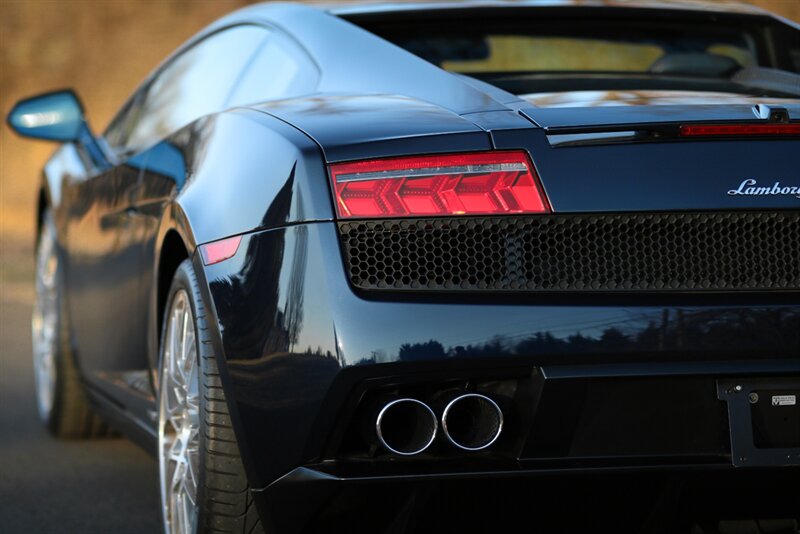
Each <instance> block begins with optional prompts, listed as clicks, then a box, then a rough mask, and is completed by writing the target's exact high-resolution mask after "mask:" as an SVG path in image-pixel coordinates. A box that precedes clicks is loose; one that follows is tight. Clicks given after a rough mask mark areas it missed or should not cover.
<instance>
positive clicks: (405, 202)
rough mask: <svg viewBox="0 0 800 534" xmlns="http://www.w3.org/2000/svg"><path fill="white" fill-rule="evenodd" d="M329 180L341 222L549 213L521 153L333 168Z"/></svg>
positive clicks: (380, 161) (367, 162)
mask: <svg viewBox="0 0 800 534" xmlns="http://www.w3.org/2000/svg"><path fill="white" fill-rule="evenodd" d="M330 174H331V181H332V182H333V191H334V195H335V197H336V198H335V201H336V211H337V213H338V215H339V217H340V218H342V219H350V218H388V217H436V216H448V215H505V214H516V213H547V212H549V211H550V205H549V203H548V202H547V198H546V196H545V193H544V190H543V189H542V187H541V184H540V183H539V178H538V176H537V175H536V171H535V170H534V168H533V164H532V163H531V161H530V158H529V157H528V154H527V152H525V151H522V150H509V151H500V150H498V151H492V152H477V153H466V154H445V155H428V156H406V157H399V158H384V159H375V160H365V161H356V162H350V163H335V164H332V165H331V166H330Z"/></svg>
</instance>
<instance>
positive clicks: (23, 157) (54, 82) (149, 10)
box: [0, 0, 800, 285]
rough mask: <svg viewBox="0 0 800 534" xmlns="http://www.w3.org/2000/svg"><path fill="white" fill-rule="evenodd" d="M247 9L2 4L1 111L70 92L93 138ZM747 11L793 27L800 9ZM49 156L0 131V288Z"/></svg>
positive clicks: (210, 3) (203, 4) (781, 0)
mask: <svg viewBox="0 0 800 534" xmlns="http://www.w3.org/2000/svg"><path fill="white" fill-rule="evenodd" d="M248 3H250V2H247V1H246V0H137V1H134V0H0V112H2V114H3V115H4V116H5V114H6V113H7V112H8V111H9V109H10V108H11V106H12V105H13V103H14V102H15V101H16V100H18V99H19V98H22V97H25V96H28V95H31V94H35V93H39V92H44V91H48V90H52V89H57V88H61V87H73V88H75V89H76V90H77V91H78V94H79V95H81V97H82V99H83V101H84V102H85V104H86V107H87V111H88V116H89V120H90V124H91V125H92V126H93V127H94V128H95V129H96V130H101V129H103V128H105V126H106V125H107V124H108V122H109V121H110V119H111V118H112V116H113V114H114V113H115V111H116V110H117V109H118V108H119V106H120V105H121V104H122V103H123V102H124V101H125V99H127V97H128V96H129V95H130V94H131V92H132V91H133V90H134V89H135V87H136V85H137V83H138V82H139V81H140V80H141V79H142V78H143V77H144V76H146V75H147V74H148V73H149V72H150V71H151V70H152V69H153V68H154V67H155V66H156V65H157V64H158V63H159V62H160V61H161V60H162V59H163V58H164V57H165V56H166V55H167V54H168V53H169V52H170V51H172V50H173V49H174V48H175V47H177V46H178V45H179V44H180V43H182V42H183V41H184V40H186V39H187V38H188V37H190V36H191V35H192V34H193V33H195V32H196V31H197V30H199V29H200V28H202V27H203V26H205V25H206V24H208V23H210V22H211V21H213V20H214V19H215V18H217V17H219V16H221V15H223V14H225V13H227V12H229V11H231V10H233V9H236V8H238V7H241V6H243V5H245V4H248ZM751 3H753V4H757V5H759V6H762V7H765V8H767V9H770V10H772V11H774V12H776V13H779V14H781V15H783V16H785V17H788V18H791V19H793V20H796V21H797V20H800V0H751ZM53 150H54V146H53V145H51V144H48V143H42V142H31V141H25V140H22V139H20V138H18V137H16V136H15V135H14V134H12V133H11V132H10V131H9V129H8V128H6V127H5V126H2V127H0V283H2V284H3V285H6V284H4V283H3V281H4V280H5V281H10V279H13V278H16V276H15V272H16V269H15V268H14V267H13V266H12V267H9V261H8V260H9V259H10V257H11V256H17V255H18V254H27V252H29V251H30V247H31V245H30V243H31V240H32V236H33V231H34V210H33V208H34V201H35V194H36V189H35V188H36V184H37V179H38V173H39V171H40V169H41V167H42V164H43V163H44V162H45V160H46V159H47V158H48V157H49V155H50V154H51V153H52V151H53ZM2 260H5V261H2ZM4 266H5V267H4ZM23 271H27V269H23ZM20 276H22V275H21V274H20Z"/></svg>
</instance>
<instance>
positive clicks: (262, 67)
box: [228, 33, 319, 106]
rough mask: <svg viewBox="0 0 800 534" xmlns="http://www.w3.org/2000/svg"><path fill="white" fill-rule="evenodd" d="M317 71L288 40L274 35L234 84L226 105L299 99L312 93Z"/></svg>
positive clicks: (277, 34)
mask: <svg viewBox="0 0 800 534" xmlns="http://www.w3.org/2000/svg"><path fill="white" fill-rule="evenodd" d="M318 80H319V69H318V68H317V66H316V65H315V64H314V62H313V61H312V60H311V58H309V57H308V56H307V55H306V53H305V52H304V51H303V49H301V48H300V46H298V45H297V44H296V43H295V42H294V41H292V40H291V39H290V38H289V37H286V36H285V35H282V34H280V33H274V34H272V35H271V36H270V38H269V39H268V40H267V42H266V43H264V45H263V46H262V47H261V49H260V50H259V51H258V53H257V54H256V56H255V57H254V58H253V61H252V63H251V64H250V65H248V67H247V70H246V71H245V73H244V74H243V75H242V78H241V80H239V83H237V84H236V88H235V89H234V92H233V94H232V95H231V98H230V100H229V101H228V106H243V105H246V104H255V103H257V102H263V101H266V100H276V99H280V98H289V97H293V96H300V95H304V94H308V93H311V92H313V91H314V89H316V86H317V81H318Z"/></svg>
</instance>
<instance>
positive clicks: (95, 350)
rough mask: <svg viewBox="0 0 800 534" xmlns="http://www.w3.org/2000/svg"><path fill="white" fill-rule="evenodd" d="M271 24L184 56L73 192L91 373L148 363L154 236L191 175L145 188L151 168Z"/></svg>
mask: <svg viewBox="0 0 800 534" xmlns="http://www.w3.org/2000/svg"><path fill="white" fill-rule="evenodd" d="M267 33H268V32H267V30H266V29H264V28H262V27H259V26H252V25H241V26H235V27H231V28H226V29H223V30H220V31H217V32H215V33H212V34H211V35H208V36H205V37H203V38H201V39H199V40H198V41H197V42H195V43H193V44H191V45H190V46H188V47H187V48H185V49H184V50H183V51H181V52H179V53H178V54H177V55H176V56H174V57H173V58H172V59H171V60H170V61H169V62H168V63H166V64H165V65H164V66H163V67H161V68H160V69H159V71H157V72H156V73H155V74H154V75H153V76H152V77H151V79H150V80H149V81H148V82H146V84H145V85H144V86H143V87H142V89H140V90H139V91H138V92H137V94H136V95H135V96H134V98H133V99H132V100H131V102H130V103H129V104H128V105H127V106H126V107H125V108H124V110H123V111H122V112H121V114H120V116H119V117H118V118H117V119H115V120H114V121H113V122H112V125H111V126H110V128H109V130H108V131H107V132H106V136H105V138H106V140H107V143H108V144H109V145H110V146H111V149H112V150H113V151H114V152H115V153H116V154H117V155H118V160H119V161H118V163H117V164H116V165H115V166H114V167H113V168H110V169H108V170H107V171H106V172H104V173H101V174H99V175H98V176H95V177H92V178H90V179H88V180H86V181H85V183H84V184H81V186H80V187H79V188H76V190H75V191H74V192H73V196H74V197H75V199H74V200H75V204H74V205H76V206H80V208H79V209H75V210H73V211H74V214H73V216H72V217H71V219H70V231H69V245H68V246H69V257H70V268H69V272H68V285H69V310H70V316H71V319H72V326H73V333H74V336H75V339H76V345H77V348H78V354H79V358H80V362H81V367H82V370H83V372H84V375H85V376H86V377H87V379H89V380H90V381H100V382H102V381H104V380H105V381H107V380H108V379H109V376H111V377H112V378H113V372H116V371H130V370H143V369H146V368H147V333H148V330H147V327H148V311H149V303H150V301H149V297H150V288H151V287H152V283H153V273H152V266H153V261H152V254H153V249H154V246H153V241H154V235H155V232H156V231H157V228H158V223H159V220H160V217H161V213H162V212H163V208H164V206H165V205H166V203H167V202H168V201H169V198H170V197H171V195H172V194H173V190H174V189H175V188H176V187H180V185H181V184H182V178H183V177H176V176H170V184H171V185H170V186H169V187H166V188H165V187H161V188H160V189H159V191H158V194H156V195H154V194H153V192H152V191H148V192H145V190H146V189H147V187H146V184H147V183H148V180H146V179H145V178H144V176H145V167H146V166H147V165H148V162H149V164H150V165H153V166H154V167H155V168H158V162H159V161H163V159H164V157H165V154H166V153H168V152H169V151H165V150H164V144H163V140H164V139H166V138H167V137H168V136H170V135H171V134H173V133H174V132H176V131H177V130H179V129H180V128H182V127H184V126H186V125H187V124H189V123H191V122H193V121H195V120H197V119H198V118H200V117H202V116H204V115H208V114H211V113H215V112H217V111H220V110H221V109H223V107H224V105H225V103H226V101H227V99H228V96H229V94H230V92H231V89H232V88H233V86H234V84H235V82H236V80H237V79H238V78H239V76H240V75H241V73H242V72H243V71H244V69H245V67H246V65H247V64H248V63H249V61H250V60H251V58H252V56H253V54H254V53H255V51H256V50H258V48H259V46H260V45H261V43H262V42H263V41H264V39H265V38H266V36H267ZM173 155H174V154H173ZM162 186H163V184H162ZM109 373H112V375H109Z"/></svg>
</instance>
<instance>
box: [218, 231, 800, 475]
mask: <svg viewBox="0 0 800 534" xmlns="http://www.w3.org/2000/svg"><path fill="white" fill-rule="evenodd" d="M338 249H339V244H338V235H337V231H336V228H335V225H334V224H333V223H312V224H304V225H295V226H291V227H288V228H284V229H276V230H271V231H265V232H260V233H256V234H251V235H248V236H246V237H245V238H244V239H243V241H242V245H241V246H240V249H239V252H238V253H237V255H236V256H235V257H234V258H232V259H231V260H229V261H227V262H224V263H221V264H218V265H213V266H209V267H206V268H205V277H206V279H207V281H208V284H209V289H210V296H211V300H212V301H213V302H214V303H215V306H216V316H217V319H218V321H219V324H220V336H221V345H222V347H223V349H224V351H225V354H226V357H227V367H228V371H229V375H230V380H231V383H230V386H231V388H232V390H233V391H236V398H237V402H238V403H239V413H240V417H241V418H242V421H241V422H242V425H243V426H242V430H243V432H244V433H245V434H246V435H247V442H248V443H250V444H252V445H253V446H254V447H255V448H256V449H257V450H259V451H263V452H264V454H263V455H256V456H255V457H254V463H255V466H254V467H255V468H256V470H257V473H253V474H252V476H253V478H254V480H262V481H269V480H271V479H273V478H275V477H276V476H277V475H279V474H280V473H283V472H286V469H287V468H288V467H289V466H290V465H297V464H302V463H307V462H311V461H313V460H314V459H315V458H319V457H320V456H321V454H322V452H321V447H322V445H323V444H322V443H309V437H310V436H312V435H314V434H315V433H316V434H317V435H321V436H328V435H329V434H330V432H332V431H333V428H331V427H330V425H331V424H332V423H333V422H332V421H320V420H319V419H318V414H319V413H320V411H321V410H322V407H323V406H324V405H326V404H332V405H338V404H339V403H338V402H333V401H332V400H331V399H329V398H327V397H326V393H328V392H330V391H335V389H336V387H335V383H336V381H337V380H345V381H347V380H350V379H349V378H348V376H350V374H351V373H352V374H353V375H357V376H358V379H359V380H363V379H365V378H370V377H371V378H374V377H380V376H386V375H387V374H389V375H392V374H397V373H399V374H404V373H411V374H414V373H418V372H420V371H421V370H422V369H426V370H427V371H426V373H430V372H432V371H433V370H434V369H436V368H437V364H444V365H446V367H447V368H448V369H450V371H451V372H452V373H457V371H458V370H459V369H469V368H471V367H472V366H476V365H477V366H480V365H487V364H488V365H490V366H491V367H503V366H514V365H521V364H525V365H530V366H536V367H541V368H543V369H544V373H545V375H546V376H553V377H554V378H555V377H558V376H562V377H563V376H566V377H570V378H573V379H575V378H586V377H598V376H624V375H629V376H648V375H662V376H669V375H692V374H699V375H715V374H719V375H726V376H728V375H737V374H743V373H770V372H781V373H784V372H800V358H798V355H800V307H798V306H797V304H796V303H795V300H794V299H793V298H791V297H789V298H788V299H787V298H785V296H783V297H782V296H778V297H775V296H773V297H766V296H764V297H747V298H745V297H739V298H738V299H737V298H734V297H730V296H721V297H718V298H716V299H712V298H708V297H706V298H704V299H701V300H699V301H698V300H696V299H694V302H692V300H693V299H691V298H686V297H684V298H680V297H672V298H671V299H670V298H669V297H663V296H662V297H656V296H644V297H640V298H633V299H630V298H629V299H627V300H624V299H623V300H620V299H619V298H618V299H616V301H615V299H614V297H607V296H606V297H602V298H600V297H590V296H586V297H581V298H578V299H574V298H573V299H566V300H565V299H560V300H559V299H555V300H553V299H549V300H548V299H542V298H541V297H538V298H537V297H533V296H531V297H528V298H525V299H520V300H518V301H516V302H509V301H508V299H504V298H492V297H489V298H478V297H471V298H469V299H453V300H451V301H449V302H448V300H447V299H444V298H439V297H436V298H433V299H431V298H430V297H427V299H426V300H423V299H422V298H421V297H420V298H409V299H405V300H402V301H401V300H394V301H391V300H388V297H387V298H380V299H372V298H365V297H364V296H361V295H358V294H356V293H354V292H353V290H352V289H351V288H350V287H349V285H348V283H347V277H346V275H345V273H344V270H343V265H342V262H341V259H340V258H341V255H340V252H339V250H338ZM263 272H276V273H280V274H279V275H278V276H277V277H275V278H271V277H270V278H267V277H264V276H262V275H261V273H263ZM395 298H396V297H395ZM660 299H661V300H664V302H663V303H662V302H659V300H660ZM714 300H716V302H714ZM248 303H252V304H248ZM309 303H313V305H312V304H309ZM551 369H552V371H551ZM567 370H569V371H567ZM551 373H552V375H551ZM565 373H567V374H566V375H565ZM422 376H424V375H421V376H420V378H422ZM315 425H322V426H323V427H325V428H324V429H323V430H318V429H315V428H314V426H315ZM274 428H281V429H282V439H281V440H280V441H278V442H276V441H275V440H274V439H273V436H274V434H273V432H274V430H273V429H274ZM304 451H305V452H304ZM304 454H305V456H304ZM276 458H285V459H286V461H287V464H286V465H278V464H277V462H276Z"/></svg>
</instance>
